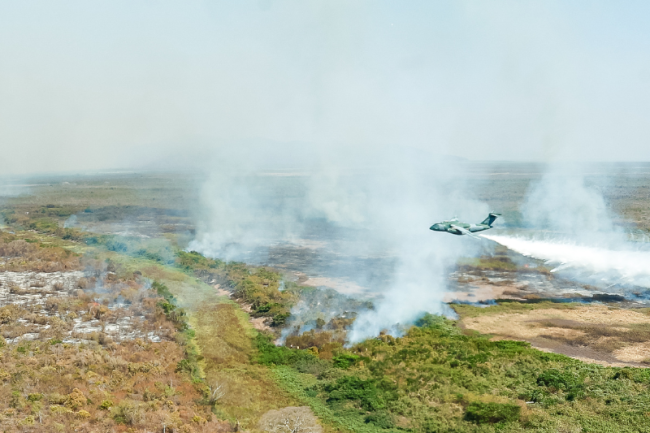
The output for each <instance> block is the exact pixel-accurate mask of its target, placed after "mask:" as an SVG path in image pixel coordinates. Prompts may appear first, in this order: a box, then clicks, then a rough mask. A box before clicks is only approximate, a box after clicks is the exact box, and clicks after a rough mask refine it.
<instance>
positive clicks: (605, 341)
mask: <svg viewBox="0 0 650 433" xmlns="http://www.w3.org/2000/svg"><path fill="white" fill-rule="evenodd" d="M516 305H517V304H513V307H509V306H506V307H505V308H500V306H496V307H486V308H483V309H479V308H476V307H470V308H467V307H466V306H463V307H464V308H462V307H461V308H457V309H456V310H457V311H458V312H459V313H460V315H461V324H462V326H463V327H464V328H465V329H471V330H475V331H479V332H481V333H486V334H491V335H493V336H494V339H513V340H521V341H528V342H530V343H531V344H532V345H533V346H535V347H537V348H539V349H542V350H547V351H551V352H555V353H561V354H564V355H568V356H571V357H574V358H577V359H581V360H584V361H588V362H596V363H599V364H603V365H612V366H637V367H638V366H645V365H646V364H647V363H648V362H649V360H650V344H648V342H649V341H650V316H649V315H648V314H647V312H646V311H645V310H626V309H620V308H616V307H611V306H606V305H580V304H555V305H557V307H555V306H554V304H552V303H544V304H537V306H536V307H537V308H530V309H522V308H516V307H515V306H516ZM534 305H535V304H532V305H531V306H534ZM477 310H478V311H477ZM508 310H510V311H508Z"/></svg>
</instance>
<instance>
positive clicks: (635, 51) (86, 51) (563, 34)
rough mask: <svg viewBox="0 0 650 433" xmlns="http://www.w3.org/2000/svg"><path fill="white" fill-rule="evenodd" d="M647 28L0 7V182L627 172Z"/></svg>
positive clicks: (644, 131) (316, 6)
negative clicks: (206, 173)
mask: <svg viewBox="0 0 650 433" xmlns="http://www.w3.org/2000/svg"><path fill="white" fill-rule="evenodd" d="M648 18H650V3H648V2H642V1H626V2H605V1H498V0H495V1H490V2H483V1H461V0H453V1H438V0H426V1H412V2H397V1H380V0H379V1H377V0H375V1H361V0H360V1H354V2H349V1H332V0H327V1H302V0H301V1H297V0H296V1H276V0H253V1H248V0H242V1H236V2H232V1H215V0H210V1H157V2H145V1H119V0H110V1H87V0H84V1H69V0H59V1H56V2H52V1H49V0H43V1H30V0H27V1H21V2H16V1H9V0H0V175H7V174H9V175H11V174H21V173H34V172H53V171H82V170H100V169H113V168H137V167H145V166H146V167H149V168H152V167H154V168H155V167H156V165H160V166H161V167H162V166H169V164H171V165H172V166H173V165H174V164H178V165H179V166H181V165H183V164H188V163H189V164H191V163H192V161H197V160H201V161H206V160H212V158H214V155H220V154H221V155H223V154H228V153H230V152H233V151H238V152H241V153H243V154H244V155H245V154H246V153H247V152H248V153H250V152H252V151H253V150H260V149H261V152H262V153H263V154H265V155H269V154H273V155H280V156H281V157H282V156H283V155H285V154H288V153H292V152H295V151H296V149H300V150H301V151H302V152H303V154H306V155H311V156H312V159H313V158H316V159H318V158H319V155H324V154H327V153H328V152H332V151H333V150H332V149H336V151H340V150H341V149H348V150H349V149H354V150H355V152H358V153H359V154H361V155H364V154H372V153H374V152H382V151H383V150H384V149H401V148H409V149H411V150H413V149H415V150H416V151H421V152H425V153H426V154H430V155H454V156H459V157H463V158H467V159H471V160H513V161H540V162H544V161H557V160H580V159H587V160H599V161H647V160H650V127H649V126H648V122H647V119H649V118H650V57H649V53H650V27H648V26H647V22H648ZM203 156H205V157H203ZM165 164H167V165H165Z"/></svg>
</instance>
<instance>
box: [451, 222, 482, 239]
mask: <svg viewBox="0 0 650 433" xmlns="http://www.w3.org/2000/svg"><path fill="white" fill-rule="evenodd" d="M450 227H451V228H452V229H454V230H458V231H459V232H461V233H462V234H464V235H467V236H471V237H473V238H475V239H480V238H479V237H478V236H476V235H475V234H474V233H472V232H470V231H469V230H467V229H464V228H462V227H458V226H457V225H454V224H452V225H451V226H450Z"/></svg>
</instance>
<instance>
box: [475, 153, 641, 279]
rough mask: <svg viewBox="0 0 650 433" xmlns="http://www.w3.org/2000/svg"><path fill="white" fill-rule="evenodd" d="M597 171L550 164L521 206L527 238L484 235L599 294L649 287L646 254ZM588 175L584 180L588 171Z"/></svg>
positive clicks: (603, 175)
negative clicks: (617, 217)
mask: <svg viewBox="0 0 650 433" xmlns="http://www.w3.org/2000/svg"><path fill="white" fill-rule="evenodd" d="M604 169H605V167H604V166H600V171H594V167H593V166H592V167H588V166H586V165H577V164H554V165H550V166H549V167H548V170H547V172H546V173H545V174H544V175H543V176H542V178H541V180H540V181H539V182H536V183H534V184H533V185H532V186H531V188H530V190H529V192H528V194H527V197H526V200H525V202H524V204H523V206H522V217H523V220H524V221H525V224H526V225H527V226H528V227H529V228H531V229H533V231H532V232H529V233H527V234H526V235H517V236H508V235H495V234H491V233H490V234H484V235H483V237H484V238H486V239H490V240H493V241H495V242H498V243H499V244H501V245H504V246H506V247H508V248H509V249H511V250H513V251H516V252H518V253H520V254H523V255H525V256H529V257H533V258H536V259H539V260H543V261H545V262H547V263H548V264H549V265H552V266H553V267H554V269H553V271H554V272H557V273H558V274H561V275H562V276H564V277H566V278H570V279H574V280H578V281H582V282H586V283H589V284H594V285H597V286H598V287H600V288H602V289H605V288H606V289H609V290H618V291H621V290H625V289H626V288H628V287H630V286H641V287H650V268H649V267H648V265H647V264H648V263H650V250H649V249H648V248H646V247H645V245H644V243H639V242H630V241H629V240H628V236H627V234H626V233H625V231H624V230H623V228H621V227H620V226H617V225H616V224H615V223H614V214H613V212H612V211H611V209H610V207H609V206H608V203H607V200H606V198H605V196H604V194H603V191H604V190H605V189H606V187H607V183H606V180H607V178H608V176H607V175H608V174H610V173H609V172H608V171H607V170H604ZM590 171H591V173H592V175H591V176H590V175H588V174H587V173H588V172H590Z"/></svg>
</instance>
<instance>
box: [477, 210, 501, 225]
mask: <svg viewBox="0 0 650 433" xmlns="http://www.w3.org/2000/svg"><path fill="white" fill-rule="evenodd" d="M498 216H501V214H500V213H491V214H489V215H488V217H487V218H485V219H484V220H483V222H481V224H487V225H489V226H490V227H492V224H493V223H494V220H496V219H497V217H498Z"/></svg>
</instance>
